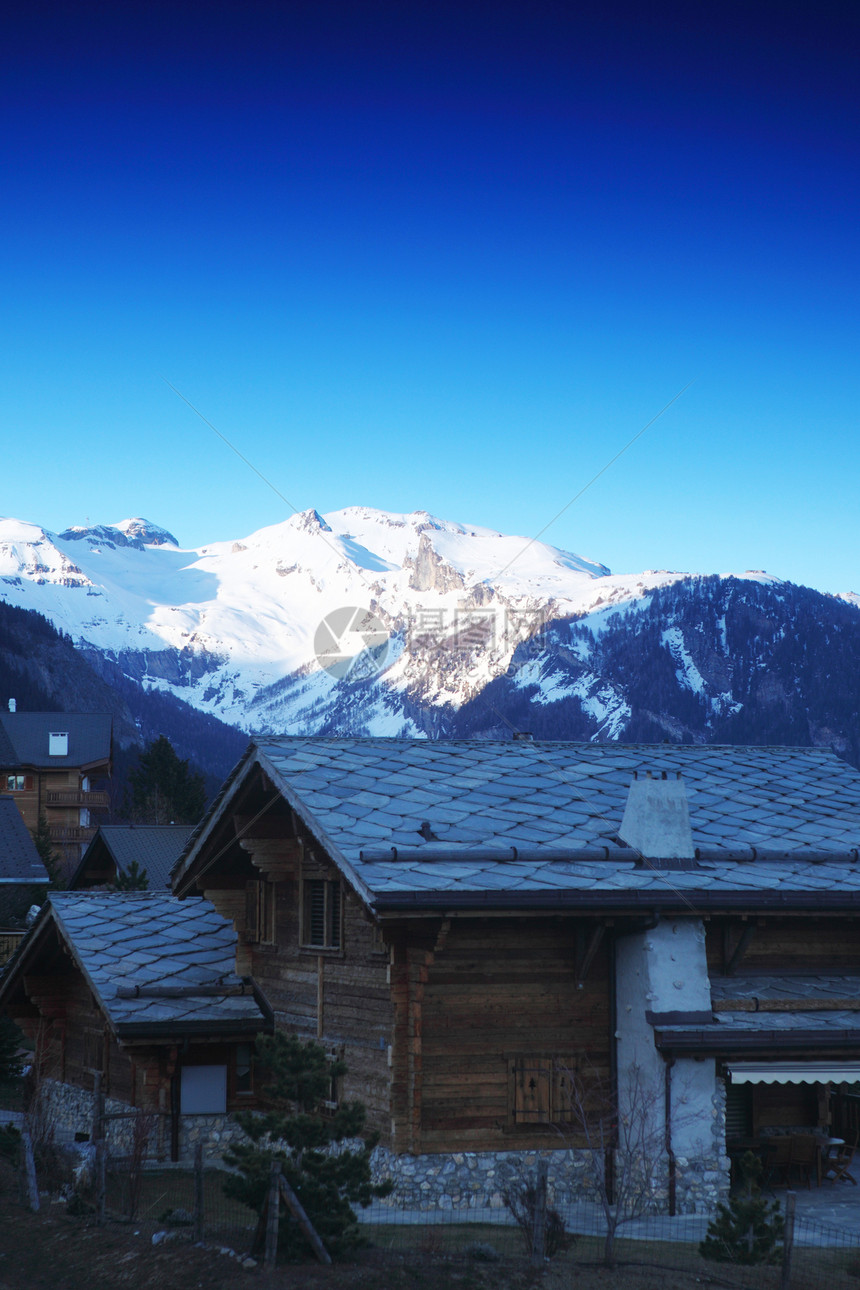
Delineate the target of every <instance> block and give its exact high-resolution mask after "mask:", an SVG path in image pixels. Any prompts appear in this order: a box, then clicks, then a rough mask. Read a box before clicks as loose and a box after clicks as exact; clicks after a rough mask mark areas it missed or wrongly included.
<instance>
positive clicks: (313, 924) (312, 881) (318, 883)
mask: <svg viewBox="0 0 860 1290" xmlns="http://www.w3.org/2000/svg"><path fill="white" fill-rule="evenodd" d="M325 931H326V927H325V879H324V878H308V879H306V880H305V944H306V945H317V946H320V947H323V946H324V945H325Z"/></svg>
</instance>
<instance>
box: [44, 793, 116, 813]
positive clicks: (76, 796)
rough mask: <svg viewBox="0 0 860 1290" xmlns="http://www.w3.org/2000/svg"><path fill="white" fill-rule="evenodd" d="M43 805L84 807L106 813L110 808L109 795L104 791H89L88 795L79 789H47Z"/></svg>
mask: <svg viewBox="0 0 860 1290" xmlns="http://www.w3.org/2000/svg"><path fill="white" fill-rule="evenodd" d="M45 805H46V806H86V807H89V809H90V810H91V811H106V810H107V809H108V807H109V806H110V794H109V793H108V792H106V790H104V789H91V790H90V791H89V792H88V793H85V792H84V790H83V789H81V788H60V789H48V792H47V793H46V795H45Z"/></svg>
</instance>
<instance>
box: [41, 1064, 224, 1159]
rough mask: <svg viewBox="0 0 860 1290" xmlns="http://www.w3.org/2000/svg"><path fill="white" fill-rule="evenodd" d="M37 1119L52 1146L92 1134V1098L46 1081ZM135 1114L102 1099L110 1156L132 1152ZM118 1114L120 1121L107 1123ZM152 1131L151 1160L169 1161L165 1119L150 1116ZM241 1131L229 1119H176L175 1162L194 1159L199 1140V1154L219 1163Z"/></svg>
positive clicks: (82, 1091)
mask: <svg viewBox="0 0 860 1290" xmlns="http://www.w3.org/2000/svg"><path fill="white" fill-rule="evenodd" d="M39 1102H40V1107H41V1115H42V1116H43V1117H44V1120H45V1122H46V1124H49V1125H51V1126H52V1127H53V1130H54V1135H55V1139H56V1141H57V1142H71V1141H74V1138H75V1135H76V1134H78V1135H83V1134H86V1135H87V1137H89V1136H90V1134H91V1133H92V1128H93V1115H94V1113H95V1097H94V1095H93V1094H92V1093H88V1092H87V1091H86V1090H85V1089H82V1088H78V1087H77V1086H76V1085H74V1084H63V1083H60V1081H59V1080H50V1079H49V1080H45V1081H44V1082H43V1083H42V1085H41V1088H40V1090H39ZM136 1114H137V1112H136V1110H135V1108H134V1107H132V1106H129V1105H128V1103H127V1102H119V1101H117V1100H116V1099H114V1098H110V1097H106V1098H105V1116H106V1121H105V1139H106V1141H107V1143H108V1148H109V1150H110V1151H111V1152H112V1153H113V1154H114V1155H127V1154H128V1153H129V1152H130V1151H131V1148H132V1140H133V1134H134V1117H135V1116H136ZM112 1116H119V1117H121V1118H119V1119H112V1118H111V1117H112ZM152 1118H153V1119H154V1120H155V1125H154V1131H153V1134H152V1136H151V1138H150V1143H149V1150H148V1153H147V1154H148V1156H149V1158H150V1159H156V1160H168V1159H169V1157H170V1116H169V1115H158V1114H156V1113H153V1116H152ZM244 1136H245V1135H244V1134H243V1132H242V1130H241V1129H240V1128H239V1126H238V1125H237V1124H235V1123H234V1122H233V1120H232V1118H231V1117H230V1116H229V1115H181V1116H180V1117H179V1158H180V1160H183V1161H191V1160H193V1159H194V1149H195V1147H196V1146H197V1144H198V1142H202V1144H203V1156H204V1159H206V1160H208V1161H216V1160H220V1158H221V1155H222V1153H223V1152H224V1151H225V1149H226V1148H227V1147H228V1146H229V1144H230V1143H231V1142H233V1141H239V1140H241V1139H243V1138H244Z"/></svg>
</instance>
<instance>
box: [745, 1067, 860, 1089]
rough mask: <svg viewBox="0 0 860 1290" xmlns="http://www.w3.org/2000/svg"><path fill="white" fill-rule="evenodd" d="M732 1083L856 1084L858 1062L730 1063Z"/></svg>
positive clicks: (859, 1080)
mask: <svg viewBox="0 0 860 1290" xmlns="http://www.w3.org/2000/svg"><path fill="white" fill-rule="evenodd" d="M728 1071H729V1074H730V1075H731V1077H732V1083H733V1084H855V1083H857V1082H860V1062H731V1063H730V1064H729V1066H728Z"/></svg>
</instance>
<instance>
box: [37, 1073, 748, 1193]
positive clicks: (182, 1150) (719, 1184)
mask: <svg viewBox="0 0 860 1290" xmlns="http://www.w3.org/2000/svg"><path fill="white" fill-rule="evenodd" d="M41 1097H42V1104H43V1107H44V1113H45V1115H46V1117H47V1118H49V1119H50V1122H51V1123H53V1124H54V1126H55V1128H56V1138H57V1141H65V1142H68V1141H71V1140H73V1138H74V1135H75V1134H76V1133H79V1134H86V1135H89V1134H90V1133H91V1131H92V1125H93V1109H94V1108H93V1102H94V1098H93V1094H92V1093H87V1092H85V1091H84V1090H83V1089H80V1088H76V1087H75V1086H74V1085H71V1084H61V1083H59V1082H58V1081H56V1080H46V1081H45V1082H44V1084H43V1085H42V1091H41ZM713 1101H714V1107H713V1142H714V1152H713V1155H711V1156H708V1157H707V1158H703V1159H696V1160H692V1159H687V1158H685V1157H683V1156H678V1157H677V1158H676V1161H675V1198H676V1212H677V1213H678V1214H704V1213H712V1212H713V1210H714V1208H715V1206H716V1204H717V1202H718V1201H720V1200H725V1198H726V1196H727V1195H728V1185H729V1161H728V1159H727V1158H726V1156H725V1150H724V1145H723V1144H724V1142H725V1087H724V1085H723V1083H722V1081H718V1087H717V1092H716V1093H715V1095H714V1099H713ZM105 1112H106V1114H107V1115H108V1116H111V1115H123V1116H127V1117H129V1118H123V1119H117V1120H111V1119H108V1120H107V1123H106V1137H107V1141H108V1143H109V1146H110V1148H111V1150H112V1151H113V1152H114V1153H115V1154H117V1155H121V1154H127V1153H128V1152H129V1151H130V1150H131V1141H132V1125H133V1120H132V1118H130V1117H131V1116H133V1115H134V1108H132V1107H130V1106H128V1105H127V1104H126V1103H124V1102H118V1101H115V1100H114V1099H112V1098H106V1099H105ZM242 1138H244V1134H243V1133H242V1130H241V1129H240V1128H239V1127H238V1125H236V1124H235V1123H234V1122H233V1121H232V1119H231V1117H230V1116H229V1115H183V1116H181V1117H180V1130H179V1157H180V1160H181V1161H184V1162H190V1161H191V1160H193V1158H194V1149H195V1147H196V1145H197V1143H198V1142H202V1144H203V1154H204V1158H205V1159H206V1160H207V1161H210V1162H215V1161H218V1160H219V1159H220V1157H221V1155H222V1154H223V1152H224V1151H225V1149H226V1148H227V1146H229V1144H230V1143H231V1142H234V1141H239V1140H241V1139H242ZM342 1149H345V1150H348V1149H349V1144H347V1143H344V1144H343V1147H342ZM148 1154H149V1158H150V1159H151V1160H152V1159H156V1160H160V1161H165V1160H168V1159H169V1157H170V1117H169V1116H167V1115H161V1116H158V1117H157V1123H156V1126H155V1133H154V1135H153V1137H152V1139H151V1142H150V1149H149V1153H148ZM539 1158H542V1159H545V1160H546V1162H547V1166H548V1169H547V1173H548V1183H549V1189H548V1200H549V1203H550V1205H564V1204H568V1203H571V1202H575V1201H580V1200H589V1201H596V1200H598V1195H597V1191H596V1189H595V1185H594V1181H593V1179H592V1176H591V1173H590V1170H589V1163H590V1161H589V1154H588V1152H586V1151H582V1150H575V1149H568V1150H562V1151H541V1152H537V1151H480V1152H476V1151H461V1152H453V1153H452V1154H450V1155H423V1156H410V1155H400V1156H398V1155H394V1154H393V1153H392V1152H391V1151H388V1150H387V1149H386V1148H385V1147H377V1148H376V1149H375V1150H374V1152H373V1154H372V1156H371V1166H372V1171H373V1180H374V1182H377V1183H378V1182H386V1181H389V1180H390V1181H391V1182H392V1183H393V1184H394V1187H393V1191H392V1192H391V1195H390V1196H388V1197H387V1198H386V1199H385V1200H384V1201H383V1204H386V1205H391V1206H393V1207H396V1208H404V1209H405V1208H410V1209H422V1210H474V1209H503V1208H504V1200H503V1199H502V1192H503V1191H504V1190H505V1187H506V1186H508V1185H509V1184H510V1183H512V1182H515V1181H517V1180H518V1179H525V1178H528V1177H529V1176H533V1174H534V1170H535V1166H536V1165H537V1161H538V1159H539ZM660 1164H662V1168H661V1177H660V1179H659V1184H658V1186H657V1188H656V1189H655V1193H654V1199H653V1205H652V1207H651V1208H652V1211H653V1212H654V1213H664V1214H665V1213H668V1211H669V1187H668V1172H667V1169H666V1167H665V1161H663V1162H660V1163H658V1167H660Z"/></svg>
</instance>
